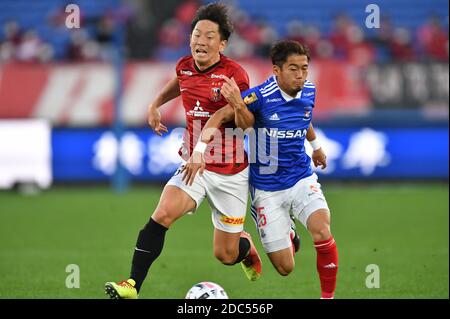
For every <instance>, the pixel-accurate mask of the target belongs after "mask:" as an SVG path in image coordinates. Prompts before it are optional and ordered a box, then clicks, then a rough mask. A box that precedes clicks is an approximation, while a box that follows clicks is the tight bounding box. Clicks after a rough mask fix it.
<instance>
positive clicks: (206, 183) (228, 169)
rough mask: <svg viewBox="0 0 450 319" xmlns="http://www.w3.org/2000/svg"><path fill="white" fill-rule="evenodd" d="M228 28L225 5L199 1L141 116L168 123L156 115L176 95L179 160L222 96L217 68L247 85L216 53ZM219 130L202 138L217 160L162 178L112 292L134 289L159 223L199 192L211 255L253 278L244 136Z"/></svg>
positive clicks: (155, 247) (128, 293)
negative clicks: (181, 47)
mask: <svg viewBox="0 0 450 319" xmlns="http://www.w3.org/2000/svg"><path fill="white" fill-rule="evenodd" d="M231 32H232V25H231V23H230V21H229V18H228V16H227V8H226V6H224V5H222V4H218V3H212V4H209V5H206V6H203V7H201V8H200V9H199V10H198V11H197V14H196V16H195V17H194V19H193V21H192V25H191V38H190V47H191V56H186V57H183V58H181V59H180V60H179V61H178V63H177V66H176V77H175V78H174V79H173V80H171V81H170V82H169V83H168V84H167V85H166V86H165V87H164V89H163V91H162V92H161V93H160V94H159V96H158V97H157V98H156V99H155V101H153V103H151V104H150V106H149V109H148V123H149V125H150V126H151V128H152V129H153V130H154V131H155V132H156V133H157V134H158V135H161V134H162V133H164V132H167V127H166V126H164V125H163V124H162V123H161V115H160V112H159V110H158V109H159V107H160V106H162V105H163V104H164V103H166V102H168V101H170V100H172V99H174V98H176V97H178V96H180V95H181V97H182V100H183V106H184V108H185V111H186V123H187V130H186V131H185V134H184V138H183V145H182V146H181V148H180V151H179V154H180V156H181V157H182V158H183V159H184V160H188V159H189V158H190V155H191V154H192V152H193V149H194V145H196V144H197V139H198V137H199V135H200V133H201V130H202V128H203V126H204V125H205V123H206V122H207V121H208V119H209V118H210V116H212V115H213V114H214V113H215V112H216V111H217V110H219V109H220V108H222V107H223V106H225V105H226V104H227V102H226V100H225V99H224V98H223V97H222V95H221V93H220V88H221V86H222V84H223V82H224V80H223V78H224V76H226V77H229V78H234V79H235V81H236V83H237V85H238V87H239V89H240V90H241V91H244V90H247V89H248V88H249V80H248V75H247V73H246V72H245V71H244V69H243V68H242V67H241V66H240V65H239V64H237V63H236V62H234V61H232V60H231V59H229V58H227V57H225V56H224V55H222V52H223V50H224V49H225V47H226V45H227V41H228V38H229V36H230V34H231ZM226 128H235V124H234V121H230V122H228V123H223V125H221V126H220V130H221V133H224V131H225V129H226ZM222 136H224V138H223V139H222V138H219V139H217V141H214V142H212V143H210V144H211V145H209V146H208V149H209V150H210V149H211V148H214V152H213V153H214V155H213V156H214V159H216V160H209V161H208V163H209V164H208V165H206V169H205V171H203V172H202V174H200V175H199V176H198V178H196V179H195V180H189V181H188V180H187V178H186V173H183V171H184V165H181V167H180V168H179V169H178V171H177V172H176V173H175V174H174V176H173V177H172V178H171V179H170V180H169V181H168V182H167V184H166V186H165V187H164V190H163V192H162V194H161V198H160V201H159V204H158V206H157V207H156V209H155V210H154V212H153V214H152V216H151V218H150V220H149V222H148V223H147V224H146V225H145V226H144V228H143V229H142V230H141V231H140V232H139V236H138V238H137V243H136V248H135V251H134V255H133V261H132V267H131V274H130V277H129V279H128V280H125V281H121V282H117V283H116V282H107V283H106V284H105V291H106V293H107V294H109V296H110V297H111V298H117V299H134V298H137V297H138V294H139V291H140V289H141V286H142V284H143V282H144V280H145V277H146V276H147V273H148V270H149V268H150V266H151V265H152V263H153V262H154V261H155V260H156V259H157V258H158V256H159V255H160V253H161V251H162V249H163V244H164V238H165V234H166V231H167V230H168V229H169V227H170V226H171V225H172V224H173V223H174V222H175V221H176V220H177V219H178V218H180V217H182V216H183V215H185V214H186V213H193V212H195V210H196V209H197V208H198V206H199V205H200V203H201V202H202V201H203V199H204V198H205V197H206V198H207V199H208V202H209V204H210V207H211V211H212V220H213V224H214V254H215V256H216V258H217V259H218V260H220V261H221V262H222V263H223V264H225V265H234V264H236V263H241V265H242V268H243V270H244V272H245V274H246V275H247V277H248V278H249V279H250V280H256V279H258V278H259V276H260V274H261V259H260V257H259V255H258V252H257V251H256V248H255V246H254V244H253V242H252V239H251V238H250V235H249V234H247V233H246V232H244V231H243V226H244V220H245V214H246V210H247V197H248V162H247V156H246V155H245V153H244V150H243V147H242V140H240V138H243V137H235V138H233V139H232V140H226V139H225V134H222ZM201 151H202V152H204V151H205V150H201ZM207 153H209V152H207ZM230 154H231V155H230Z"/></svg>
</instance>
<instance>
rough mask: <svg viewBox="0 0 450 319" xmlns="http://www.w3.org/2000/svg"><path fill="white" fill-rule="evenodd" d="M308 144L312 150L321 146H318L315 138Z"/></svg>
mask: <svg viewBox="0 0 450 319" xmlns="http://www.w3.org/2000/svg"><path fill="white" fill-rule="evenodd" d="M309 144H310V145H311V147H312V149H313V151H317V150H318V149H319V148H321V147H322V146H320V143H319V141H318V140H317V138H316V139H314V140H312V141H309Z"/></svg>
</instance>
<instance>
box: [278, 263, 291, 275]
mask: <svg viewBox="0 0 450 319" xmlns="http://www.w3.org/2000/svg"><path fill="white" fill-rule="evenodd" d="M294 266H295V265H294V263H283V264H278V265H276V266H275V268H276V270H277V271H278V273H279V274H280V275H281V276H287V275H289V274H290V273H291V272H292V271H293V270H294Z"/></svg>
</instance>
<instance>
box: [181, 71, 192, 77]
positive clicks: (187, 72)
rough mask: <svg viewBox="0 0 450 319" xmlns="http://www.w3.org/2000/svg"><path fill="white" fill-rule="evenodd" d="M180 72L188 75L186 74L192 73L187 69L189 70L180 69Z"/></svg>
mask: <svg viewBox="0 0 450 319" xmlns="http://www.w3.org/2000/svg"><path fill="white" fill-rule="evenodd" d="M180 74H182V75H183V74H185V75H188V76H191V75H192V71H189V70H181V71H180Z"/></svg>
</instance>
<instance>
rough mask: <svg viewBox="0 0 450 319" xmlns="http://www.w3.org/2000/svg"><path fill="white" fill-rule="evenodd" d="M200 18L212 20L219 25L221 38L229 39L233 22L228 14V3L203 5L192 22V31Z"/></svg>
mask: <svg viewBox="0 0 450 319" xmlns="http://www.w3.org/2000/svg"><path fill="white" fill-rule="evenodd" d="M200 20H210V21H212V22H215V23H217V24H218V25H219V33H220V39H221V40H228V38H229V37H230V35H231V33H232V32H233V24H232V23H231V21H230V18H229V16H228V8H227V6H226V5H224V4H222V3H218V2H213V3H210V4H208V5H204V6H201V7H200V8H199V9H198V10H197V13H196V14H195V17H194V19H193V20H192V23H191V32H192V31H194V28H195V25H196V24H197V22H199V21H200Z"/></svg>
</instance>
